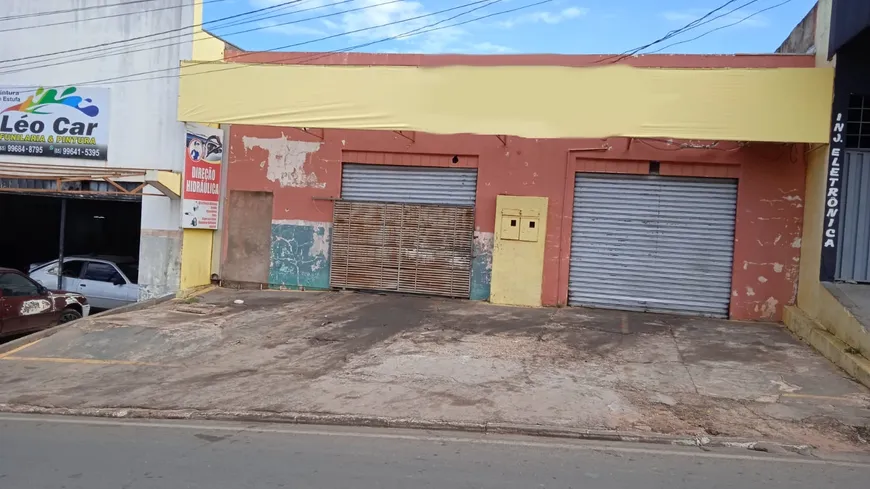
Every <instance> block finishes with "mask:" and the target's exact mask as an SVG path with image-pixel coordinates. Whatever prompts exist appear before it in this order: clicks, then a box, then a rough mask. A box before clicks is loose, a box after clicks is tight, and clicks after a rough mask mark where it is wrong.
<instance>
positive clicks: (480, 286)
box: [471, 231, 494, 301]
mask: <svg viewBox="0 0 870 489" xmlns="http://www.w3.org/2000/svg"><path fill="white" fill-rule="evenodd" d="M493 241H494V234H493V233H483V232H480V231H475V232H474V243H473V248H474V249H473V259H472V261H471V300H474V301H486V300H489V294H490V285H491V284H492V247H493Z"/></svg>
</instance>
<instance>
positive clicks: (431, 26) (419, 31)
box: [182, 0, 553, 76]
mask: <svg viewBox="0 0 870 489" xmlns="http://www.w3.org/2000/svg"><path fill="white" fill-rule="evenodd" d="M500 1H501V0H494V1H492V2H491V3H489V4H487V5H484V6H482V7H477V8H474V9H471V10H468V11H466V12H463V13H461V14H457V15H454V16H453V17H450V18H449V19H444V20H443V21H441V22H436V23H434V24H429V25H427V26H423V27H421V28H418V29H414V30H411V31H408V32H403V33H402V34H398V35H395V36H390V37H385V38H383V39H378V40H376V41H371V42H367V43H364V44H357V45H356V46H350V47H347V48H343V49H337V50H334V51H329V52H325V53H319V54H316V55H313V56H310V57H309V58H306V59H303V60H299V61H295V60H294V61H292V63H294V64H295V63H298V64H306V63H311V62H314V61H317V60H318V59H322V58H325V57H327V56H330V55H332V54H337V53H343V52H349V51H355V50H357V49H361V48H365V47H368V46H372V45H374V44H380V43H384V42H389V41H394V40H397V39H405V38H407V37H412V36H419V35H421V34H428V33H430V32H433V31H439V30H442V29H450V28H451V27H459V26H461V25H465V24H470V23H472V22H478V21H481V20H484V19H488V18H490V17H495V16H498V15H505V14H510V13H513V12H517V11H520V10H524V9H527V8H532V7H537V6H539V5H543V4H545V3H550V2H552V1H553V0H541V1H540V2H537V3H531V4H528V5H521V6H519V7H515V8H512V9H508V10H500V11H498V12H493V13H491V14H487V15H481V16H480V17H475V18H473V19H469V20H465V21H462V22H457V23H455V24H450V25H445V26H441V27H435V26H437V25H438V24H441V23H443V22H446V21H449V20H453V19H456V18H457V17H461V16H464V15H467V14H470V13H471V12H474V11H476V10H481V9H484V8H486V7H489V6H491V5H493V4H495V3H499V2H500ZM182 76H183V75H182Z"/></svg>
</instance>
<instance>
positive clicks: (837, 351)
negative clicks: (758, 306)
mask: <svg viewBox="0 0 870 489" xmlns="http://www.w3.org/2000/svg"><path fill="white" fill-rule="evenodd" d="M783 322H784V323H785V325H786V327H788V329H790V330H791V331H792V332H793V333H794V334H795V335H797V336H798V337H799V338H801V339H802V340H804V341H805V342H807V343H808V344H809V345H810V346H812V347H813V348H815V349H816V350H818V351H819V352H820V353H821V354H822V355H824V356H825V358H827V359H828V360H830V361H831V362H833V363H834V364H835V365H837V366H838V367H840V368H842V369H843V370H845V371H846V373H848V374H849V375H851V376H852V377H854V378H855V379H856V380H858V382H861V383H862V384H864V385H865V386H867V387H870V360H868V359H867V358H865V357H864V356H862V355H860V354H859V353H858V352H857V350H856V349H855V348H852V347H850V346H849V345H847V344H846V343H844V342H843V341H841V340H840V339H839V338H837V337H835V336H834V335H832V334H831V333H829V332H828V331H826V330H825V328H823V327H822V325H821V324H819V323H818V322H816V321H815V320H813V319H812V318H811V317H809V316H808V315H806V313H804V312H803V311H802V310H800V309H799V308H798V307H797V306H786V308H785V313H784V315H783Z"/></svg>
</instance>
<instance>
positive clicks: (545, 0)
mask: <svg viewBox="0 0 870 489" xmlns="http://www.w3.org/2000/svg"><path fill="white" fill-rule="evenodd" d="M489 1H492V0H489ZM552 1H553V0H543V1H540V2H537V3H533V4H528V5H524V6H522V7H518V8H514V9H510V10H504V11H500V12H496V13H494V14H490V15H487V16H483V17H478V18H475V19H472V20H469V21H465V22H462V23H458V24H453V25H450V26H444V27H439V28H435V29H432V30H439V29H444V28H448V27H455V26H458V25H464V24H468V23H470V22H474V21H478V20H481V19H483V18H488V17H493V16H495V15H503V14H507V13H510V12H516V11H518V10H522V9H526V8H530V7H534V6H537V5H543V4H545V3H550V2H552ZM480 3H487V2H486V1H484V0H478V1H476V2H469V3H466V4H463V5H459V6H456V7H451V8H448V9H444V10H440V11H437V12H431V13H428V14H423V15H419V16H415V17H410V18H406V19H401V20H397V21H392V22H387V23H384V24H379V25H376V26H370V27H366V28H363V29H356V30H353V31H345V32H342V33H339V34H333V35H330V36H324V37H321V38H318V39H312V40H308V41H303V42H299V43H294V44H289V45H285V46H278V47H275V48H271V49H268V50H265V51H260V52H274V51H282V50H286V49H290V48H293V47H297V46H301V45H306V44H312V43H316V42H320V41H325V40H329V39H333V38H336V37H340V36H346V35H350V34H356V33H360V32H364V31H370V30H374V29H379V28H382V27H388V26H391V25H396V24H401V23H404V22H410V21H413V20H419V19H421V18H425V17H431V16H433V15H440V14H443V13H446V12H450V11H455V10H458V9H462V8H467V7H470V6H472V5H477V4H480ZM436 24H437V23H436ZM432 25H434V24H432ZM425 27H428V26H425ZM425 27H424V28H425ZM425 32H428V31H420V32H417V33H416V34H413V35H419V34H423V33H425ZM369 44H374V43H369ZM249 54H250V53H240V54H238V55H234V56H230V57H227V58H225V61H226V60H231V59H234V58H239V57H244V56H246V55H249ZM204 64H209V65H211V64H213V63H210V62H199V63H194V64H193V66H198V65H204ZM253 65H267V66H272V65H274V63H256V64H244V63H238V64H234V65H233V66H227V67H224V68H221V69H218V70H210V71H205V72H201V73H190V74H181V73H175V74H170V75H162V76H156V77H149V78H135V77H140V76H144V75H150V74H156V73H161V72H168V71H174V70H175V71H177V70H179V69H180V68H169V69H159V70H151V71H147V72H142V73H134V74H130V75H124V76H119V77H113V78H104V79H99V80H90V81H86V82H80V83H76V85H93V84H100V83H106V82H115V81H117V82H118V83H130V82H138V81H147V80H157V79H163V78H180V77H182V76H192V75H203V74H208V73H214V72H218V71H226V70H232V69H241V68H246V67H249V66H253ZM134 78H135V79H134Z"/></svg>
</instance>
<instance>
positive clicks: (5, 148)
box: [0, 144, 45, 155]
mask: <svg viewBox="0 0 870 489" xmlns="http://www.w3.org/2000/svg"><path fill="white" fill-rule="evenodd" d="M44 151H45V148H43V147H42V146H26V145H23V144H6V145H0V153H15V154H22V155H25V154H30V155H41V154H43V152H44Z"/></svg>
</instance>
